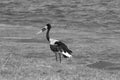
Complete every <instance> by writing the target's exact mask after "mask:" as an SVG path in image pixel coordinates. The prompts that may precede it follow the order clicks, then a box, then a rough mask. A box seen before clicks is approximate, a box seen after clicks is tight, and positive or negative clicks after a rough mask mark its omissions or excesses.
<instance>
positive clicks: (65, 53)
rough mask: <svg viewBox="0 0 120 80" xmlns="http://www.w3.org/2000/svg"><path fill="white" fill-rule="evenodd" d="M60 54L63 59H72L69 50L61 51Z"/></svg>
mask: <svg viewBox="0 0 120 80" xmlns="http://www.w3.org/2000/svg"><path fill="white" fill-rule="evenodd" d="M62 54H63V57H64V58H70V57H72V55H71V54H72V51H71V50H68V51H63V52H62Z"/></svg>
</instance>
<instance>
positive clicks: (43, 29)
mask: <svg viewBox="0 0 120 80" xmlns="http://www.w3.org/2000/svg"><path fill="white" fill-rule="evenodd" d="M45 30H46V27H44V28H42V29H41V30H40V31H39V32H37V33H36V34H40V33H42V32H44V31H45Z"/></svg>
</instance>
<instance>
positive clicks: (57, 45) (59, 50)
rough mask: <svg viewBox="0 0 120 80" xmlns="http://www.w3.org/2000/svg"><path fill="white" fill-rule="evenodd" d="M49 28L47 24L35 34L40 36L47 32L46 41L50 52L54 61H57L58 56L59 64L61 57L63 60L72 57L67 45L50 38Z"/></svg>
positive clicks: (49, 25)
mask: <svg viewBox="0 0 120 80" xmlns="http://www.w3.org/2000/svg"><path fill="white" fill-rule="evenodd" d="M51 28H52V26H51V24H49V23H48V24H46V25H45V26H44V27H43V28H42V29H41V30H40V31H39V32H37V34H40V33H42V32H44V31H46V30H47V32H46V39H47V40H48V42H49V45H50V49H51V51H52V52H54V53H55V57H56V61H58V56H59V61H60V63H61V57H62V56H63V57H64V58H71V57H72V51H71V50H70V49H68V47H67V45H66V44H65V43H63V42H62V41H60V40H57V39H52V38H50V36H49V32H50V30H51Z"/></svg>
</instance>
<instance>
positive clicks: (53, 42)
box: [50, 39, 58, 45]
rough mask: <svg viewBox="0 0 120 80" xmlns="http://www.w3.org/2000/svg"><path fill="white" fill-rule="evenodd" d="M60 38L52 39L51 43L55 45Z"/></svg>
mask: <svg viewBox="0 0 120 80" xmlns="http://www.w3.org/2000/svg"><path fill="white" fill-rule="evenodd" d="M57 41H58V40H56V39H50V44H51V45H54V44H55V42H57Z"/></svg>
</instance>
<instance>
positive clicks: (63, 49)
mask: <svg viewBox="0 0 120 80" xmlns="http://www.w3.org/2000/svg"><path fill="white" fill-rule="evenodd" d="M55 44H56V45H57V46H58V47H59V49H60V50H62V51H64V52H68V53H70V54H71V53H72V51H71V50H69V49H68V47H67V45H65V44H64V43H63V42H61V41H57V42H55Z"/></svg>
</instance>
